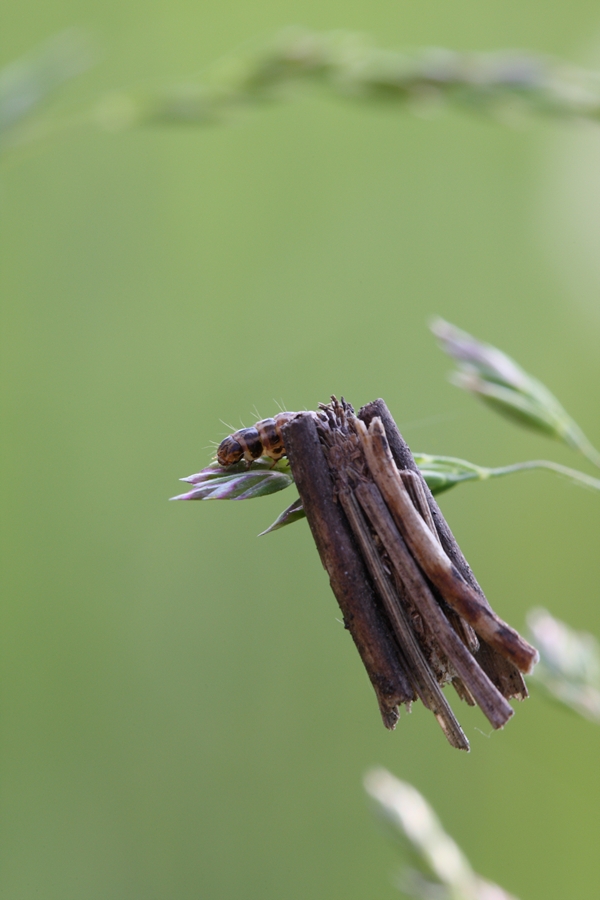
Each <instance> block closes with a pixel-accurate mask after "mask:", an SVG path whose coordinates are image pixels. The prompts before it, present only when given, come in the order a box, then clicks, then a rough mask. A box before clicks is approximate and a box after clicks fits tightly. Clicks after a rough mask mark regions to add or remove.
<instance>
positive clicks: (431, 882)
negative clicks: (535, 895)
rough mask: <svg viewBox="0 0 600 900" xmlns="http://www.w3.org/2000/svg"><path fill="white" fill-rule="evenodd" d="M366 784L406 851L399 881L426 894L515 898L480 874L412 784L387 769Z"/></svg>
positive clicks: (427, 898) (454, 898)
mask: <svg viewBox="0 0 600 900" xmlns="http://www.w3.org/2000/svg"><path fill="white" fill-rule="evenodd" d="M365 789H366V791H367V793H368V794H369V796H370V797H371V798H372V800H374V801H375V804H376V809H377V811H378V813H379V814H380V815H381V816H382V817H383V818H384V820H385V821H386V822H388V823H389V824H390V825H391V826H392V829H393V834H394V836H395V838H396V841H397V843H398V844H399V846H400V849H401V852H402V855H403V857H404V860H403V866H402V869H401V872H400V877H399V879H398V887H399V889H400V890H401V891H402V892H403V893H404V894H408V895H409V896H411V897H418V898H422V900H515V898H514V896H513V895H512V894H509V893H507V891H505V890H504V889H503V888H501V887H498V885H496V884H493V883H491V882H489V881H486V880H485V879H483V878H481V876H479V875H477V874H476V873H475V872H474V871H473V869H472V867H471V864H470V863H469V860H468V859H467V858H466V856H465V855H464V853H463V852H462V850H461V849H460V847H459V846H458V844H456V842H455V841H454V840H453V839H452V838H451V837H450V835H448V834H447V833H446V832H445V831H444V829H443V827H442V825H441V822H440V820H439V819H438V817H437V816H436V814H435V812H434V811H433V809H432V808H431V806H430V805H429V804H428V803H427V801H426V800H425V798H424V797H423V795H422V794H420V793H419V791H417V789H416V788H414V787H412V785H410V784H407V783H406V782H405V781H400V780H399V779H398V778H395V777H394V776H393V775H392V774H391V773H390V772H388V771H387V770H386V769H383V768H381V769H373V770H371V771H370V772H368V773H367V775H366V778H365Z"/></svg>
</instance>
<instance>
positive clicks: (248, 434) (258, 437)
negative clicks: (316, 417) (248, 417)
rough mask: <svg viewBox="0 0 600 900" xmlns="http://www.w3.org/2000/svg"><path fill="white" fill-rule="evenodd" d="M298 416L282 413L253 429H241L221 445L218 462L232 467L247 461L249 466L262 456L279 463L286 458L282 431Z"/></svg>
mask: <svg viewBox="0 0 600 900" xmlns="http://www.w3.org/2000/svg"><path fill="white" fill-rule="evenodd" d="M296 415H298V413H295V412H280V413H277V415H276V416H273V418H272V419H261V420H260V422H257V423H256V424H255V425H253V426H252V427H251V428H240V429H239V431H234V432H233V434H230V435H228V436H227V437H226V438H225V439H224V440H223V441H221V443H220V444H219V447H218V450H217V461H218V463H219V464H220V465H221V466H232V465H234V463H237V462H239V461H240V460H241V459H245V460H246V462H247V463H248V464H250V463H251V462H252V461H253V460H255V459H258V458H259V457H260V456H270V457H271V459H272V460H273V462H277V460H278V459H281V457H282V456H285V447H284V444H283V437H282V435H281V429H282V427H283V426H284V425H285V424H286V422H289V421H290V419H293V418H294V416H296Z"/></svg>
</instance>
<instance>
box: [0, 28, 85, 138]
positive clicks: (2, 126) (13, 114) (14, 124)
mask: <svg viewBox="0 0 600 900" xmlns="http://www.w3.org/2000/svg"><path fill="white" fill-rule="evenodd" d="M93 56H94V54H93V52H92V47H91V41H90V39H89V37H88V35H87V34H86V33H85V32H84V31H82V30H80V29H78V28H70V29H68V30H67V31H63V32H61V33H60V34H57V35H55V36H54V37H52V38H50V39H49V40H47V41H45V42H44V43H43V44H40V45H39V46H38V47H37V48H36V49H35V50H33V51H32V52H31V53H29V54H27V55H26V56H23V57H21V58H20V59H17V60H15V61H14V62H12V63H9V64H8V65H7V66H5V67H4V68H3V69H0V151H1V150H3V149H6V148H8V147H11V146H13V145H14V144H17V143H19V142H21V141H22V140H24V139H27V137H29V134H30V130H31V128H32V119H33V117H34V115H35V114H36V113H39V111H40V109H41V108H42V107H43V106H44V104H45V103H46V102H47V101H48V99H49V98H50V97H51V96H52V95H53V94H54V92H55V91H56V90H57V89H58V88H59V87H61V86H62V85H63V84H65V83H66V82H67V81H70V80H71V79H72V78H75V77H76V76H77V75H80V74H81V73H82V72H85V71H86V70H87V69H89V68H90V66H91V65H92V63H93V61H94V60H93Z"/></svg>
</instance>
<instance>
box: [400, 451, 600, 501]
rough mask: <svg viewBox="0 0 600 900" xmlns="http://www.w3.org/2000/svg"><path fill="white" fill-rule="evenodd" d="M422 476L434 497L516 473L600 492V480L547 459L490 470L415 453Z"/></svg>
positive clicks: (446, 458)
mask: <svg viewBox="0 0 600 900" xmlns="http://www.w3.org/2000/svg"><path fill="white" fill-rule="evenodd" d="M414 458H415V462H416V463H417V465H418V467H419V469H420V471H421V474H422V475H423V477H424V478H425V481H426V482H427V484H428V485H429V489H430V491H431V493H432V494H434V495H435V494H441V493H443V491H448V490H450V488H452V487H454V486H455V485H457V484H460V483H461V482H463V481H487V480H488V479H490V478H501V477H502V476H504V475H512V474H514V473H515V472H527V471H530V470H532V469H546V470H548V471H549V472H554V473H556V474H557V475H562V476H563V477H565V478H568V479H570V480H571V481H573V482H575V483H576V484H579V485H581V486H583V487H588V488H593V489H594V490H596V491H600V479H599V478H592V476H591V475H586V474H585V472H579V471H578V470H577V469H570V468H569V467H568V466H562V465H561V464H560V463H555V462H552V461H551V460H548V459H531V460H526V461H525V462H520V463H513V464H512V465H510V466H499V467H498V468H495V469H488V468H485V466H477V465H475V463H470V462H467V460H465V459H457V458H456V457H454V456H433V455H431V454H427V453H415V454H414Z"/></svg>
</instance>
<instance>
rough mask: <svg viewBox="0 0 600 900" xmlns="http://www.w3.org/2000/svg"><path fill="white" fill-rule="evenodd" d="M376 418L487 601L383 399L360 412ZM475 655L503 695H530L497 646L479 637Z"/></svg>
mask: <svg viewBox="0 0 600 900" xmlns="http://www.w3.org/2000/svg"><path fill="white" fill-rule="evenodd" d="M375 417H379V418H380V419H381V421H382V423H383V427H384V429H385V433H386V436H387V439H388V443H389V445H390V450H391V452H392V456H393V457H394V460H395V462H396V465H397V466H398V469H400V470H403V469H407V470H409V471H412V472H414V473H416V475H417V476H418V477H419V479H420V480H421V483H422V486H423V490H424V492H425V495H426V497H427V503H428V505H429V509H430V510H431V515H432V517H433V521H434V523H435V527H436V531H437V533H438V535H439V538H440V541H441V544H442V547H443V548H444V550H445V552H446V554H447V556H448V557H449V558H450V560H451V561H452V562H453V563H454V565H455V566H456V568H457V569H458V571H459V572H460V574H461V575H462V576H463V578H464V579H465V581H466V582H467V583H468V584H470V585H471V587H472V588H473V589H474V590H475V591H477V593H478V594H479V596H480V597H481V599H482V600H483V601H484V602H485V603H487V599H486V597H485V594H484V593H483V591H482V589H481V587H480V586H479V583H478V582H477V579H476V578H475V576H474V575H473V572H472V571H471V568H470V566H469V564H468V562H467V560H466V559H465V557H464V555H463V553H462V551H461V549H460V547H459V545H458V543H457V541H456V539H455V537H454V535H453V534H452V531H451V530H450V527H449V525H448V523H447V522H446V520H445V518H444V516H443V514H442V511H441V510H440V508H439V506H438V504H437V502H436V500H435V498H434V496H433V494H432V493H431V491H430V489H429V486H428V484H427V482H426V481H425V479H424V478H423V475H422V474H421V472H420V470H419V467H418V466H417V464H416V462H415V461H414V458H413V455H412V453H411V452H410V449H409V447H408V444H407V443H406V442H405V440H404V438H403V437H402V435H401V434H400V432H399V430H398V427H397V426H396V423H395V421H394V419H393V417H392V415H391V413H390V411H389V409H388V407H387V404H386V403H385V401H384V400H382V399H378V400H373V401H372V402H371V403H368V404H367V405H366V406H363V407H362V409H361V410H360V411H359V413H358V418H359V419H362V421H363V422H364V423H365V424H366V425H367V426H369V425H370V424H371V422H372V420H373V419H374V418H375ZM475 657H476V659H477V661H478V662H479V664H480V666H481V668H482V669H483V670H484V671H485V672H486V673H487V675H488V677H489V678H490V680H491V681H492V682H493V683H494V684H495V685H496V687H497V688H498V690H499V691H500V693H501V694H503V696H504V697H506V699H511V698H515V699H517V700H524V699H525V698H526V697H528V696H529V694H528V692H527V687H526V685H525V681H524V680H523V677H522V675H521V673H520V672H519V670H518V669H517V667H516V666H515V665H513V664H512V663H511V662H510V661H509V660H507V659H505V658H504V657H503V656H502V655H501V654H500V653H498V652H496V650H494V648H493V647H491V646H490V645H489V644H488V643H487V642H486V641H485V640H481V639H480V641H479V650H477V651H476V653H475Z"/></svg>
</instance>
